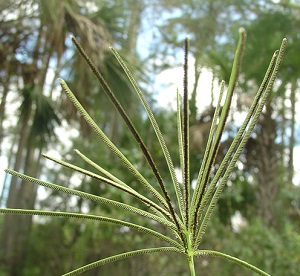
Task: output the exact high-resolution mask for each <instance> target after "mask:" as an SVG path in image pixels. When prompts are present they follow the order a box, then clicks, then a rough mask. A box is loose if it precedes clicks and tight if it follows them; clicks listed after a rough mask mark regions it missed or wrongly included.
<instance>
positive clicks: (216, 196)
mask: <svg viewBox="0 0 300 276" xmlns="http://www.w3.org/2000/svg"><path fill="white" fill-rule="evenodd" d="M286 43H287V40H286V39H284V40H283V41H282V44H281V48H280V50H279V53H278V56H277V52H276V53H275V54H274V56H275V57H276V56H277V58H276V62H275V66H274V67H273V68H274V69H273V70H272V74H271V77H270V79H269V81H268V83H267V85H266V88H265V91H264V93H263V95H262V97H261V101H260V102H259V104H257V106H256V107H255V110H254V115H253V118H252V119H251V122H250V124H249V127H248V129H247V131H246V132H245V134H244V136H243V137H242V139H241V141H240V142H239V145H238V147H237V149H236V150H235V151H234V154H233V156H232V157H231V161H230V162H229V165H227V166H226V168H227V169H226V171H225V173H224V176H223V178H222V180H221V182H220V183H219V185H218V187H217V189H216V191H215V193H214V196H213V198H212V200H211V201H210V204H209V207H208V209H207V211H206V214H205V217H204V219H203V221H202V223H201V226H200V229H199V232H198V236H197V240H196V246H198V245H199V243H200V241H201V238H202V236H203V234H204V233H205V230H206V227H207V224H208V221H209V220H210V217H211V214H212V212H213V210H214V208H215V206H216V203H217V201H218V199H219V197H220V195H221V192H222V191H223V189H224V186H225V184H226V182H227V180H228V178H229V176H230V174H231V172H232V170H233V168H234V165H235V163H236V161H237V159H238V158H239V155H240V153H241V152H242V149H243V148H244V146H245V144H246V142H247V140H248V139H249V137H250V135H251V133H252V131H253V128H254V126H255V124H256V123H257V121H258V118H259V115H260V114H261V112H262V110H263V107H264V105H265V103H266V101H267V98H268V96H269V94H270V92H271V90H272V87H273V84H274V81H275V78H276V76H277V73H278V70H279V68H280V66H281V63H282V59H283V55H284V52H285V48H286ZM274 56H273V57H274ZM272 60H273V59H272ZM229 153H230V152H229V151H228V154H229ZM225 157H226V156H225ZM224 160H225V158H224ZM221 166H222V164H221ZM221 166H220V168H219V170H220V171H222V170H223V168H221ZM217 177H218V178H220V175H219V174H218V172H217V174H216V176H215V178H216V179H217Z"/></svg>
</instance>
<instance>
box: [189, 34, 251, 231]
mask: <svg viewBox="0 0 300 276" xmlns="http://www.w3.org/2000/svg"><path fill="white" fill-rule="evenodd" d="M239 34H240V38H239V42H238V46H237V50H236V53H235V57H234V61H233V66H232V72H231V76H230V80H229V85H228V90H227V95H226V98H225V103H224V106H223V108H222V112H221V117H220V121H219V124H218V127H217V130H216V134H215V137H214V141H213V144H212V147H211V148H209V154H208V159H207V164H205V167H204V170H203V174H202V175H200V174H199V176H200V177H199V178H198V182H197V183H196V190H198V189H200V187H201V191H197V193H196V195H199V196H198V197H199V198H196V200H195V202H196V211H195V213H194V214H195V215H194V218H193V220H194V223H193V224H194V225H197V217H198V216H197V214H198V210H199V208H200V204H201V201H202V197H203V194H204V191H205V189H206V187H207V184H208V179H209V174H210V172H211V169H212V167H213V164H214V161H215V158H216V156H217V153H218V150H219V146H220V142H221V136H222V134H223V131H224V128H225V124H226V120H227V117H228V113H229V109H230V105H231V100H232V96H233V92H234V89H235V86H236V82H237V79H238V76H239V72H240V67H241V60H242V56H243V51H244V48H245V43H246V32H245V30H244V29H243V28H240V30H239Z"/></svg>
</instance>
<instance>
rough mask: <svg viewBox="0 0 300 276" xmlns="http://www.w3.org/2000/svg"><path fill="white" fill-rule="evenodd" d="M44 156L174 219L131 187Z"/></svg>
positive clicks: (45, 155) (44, 155)
mask: <svg viewBox="0 0 300 276" xmlns="http://www.w3.org/2000/svg"><path fill="white" fill-rule="evenodd" d="M42 155H43V157H45V158H47V159H49V160H52V161H53V162H56V163H58V164H60V165H62V166H65V167H67V168H69V169H72V170H74V171H77V172H80V173H82V174H85V175H87V176H90V177H92V178H94V179H97V180H100V181H102V182H104V183H106V184H108V185H110V186H113V187H115V188H117V189H119V190H122V191H124V192H126V193H128V194H130V195H132V196H134V197H135V198H137V199H139V200H140V201H142V202H143V203H145V204H146V205H147V206H151V207H153V208H155V209H156V210H158V211H159V212H161V213H163V214H164V215H165V216H166V217H168V218H169V219H170V220H172V217H170V214H169V212H167V211H166V210H165V209H163V208H161V207H160V206H158V205H157V204H155V203H154V202H153V201H151V200H150V199H148V198H146V197H144V196H143V195H141V194H140V193H138V192H137V191H135V190H134V189H132V188H130V187H129V188H127V187H126V186H124V185H120V184H119V183H117V182H114V181H112V180H109V179H107V178H104V177H102V176H100V175H98V174H95V173H92V172H90V171H87V170H84V169H82V168H79V167H77V166H75V165H73V164H70V163H68V162H65V161H62V160H59V159H57V158H54V157H51V156H49V155H47V154H42Z"/></svg>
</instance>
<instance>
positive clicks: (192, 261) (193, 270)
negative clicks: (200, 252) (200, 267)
mask: <svg viewBox="0 0 300 276" xmlns="http://www.w3.org/2000/svg"><path fill="white" fill-rule="evenodd" d="M188 260H189V267H190V272H191V276H195V275H196V274H195V265H194V256H193V255H190V256H188Z"/></svg>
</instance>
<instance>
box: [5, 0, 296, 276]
mask: <svg viewBox="0 0 300 276" xmlns="http://www.w3.org/2000/svg"><path fill="white" fill-rule="evenodd" d="M240 26H243V27H244V28H245V29H246V31H247V46H246V52H245V55H244V60H243V66H242V75H241V77H240V81H239V84H238V87H237V90H236V94H237V96H236V98H235V101H234V105H233V107H232V108H233V111H234V112H233V113H232V115H231V117H230V118H231V120H230V122H229V124H228V126H227V128H226V135H225V137H224V138H223V142H222V145H221V147H222V153H225V152H226V148H227V147H228V144H229V143H230V141H231V140H232V138H233V136H234V134H235V133H236V131H237V129H238V126H239V120H238V118H239V117H242V116H244V114H245V111H246V110H247V108H249V102H251V100H252V99H253V96H254V95H255V93H256V91H257V89H258V85H259V84H260V82H261V80H262V78H263V75H264V72H265V70H266V68H267V66H268V62H269V60H270V59H271V56H272V54H273V52H274V51H275V50H276V49H277V48H278V47H279V46H280V43H281V40H282V38H283V37H287V39H288V48H287V51H286V57H285V59H284V62H283V66H282V68H281V70H280V73H279V77H278V80H277V82H276V84H275V86H274V89H273V92H272V95H271V97H270V100H269V101H268V103H267V106H266V108H265V110H264V112H263V115H262V116H261V118H260V121H259V124H258V125H257V127H256V128H255V131H254V133H253V135H252V137H251V139H250V141H249V142H248V144H247V146H246V149H245V150H244V152H243V154H242V156H241V158H240V161H239V162H238V164H237V167H236V169H235V171H234V173H233V175H232V177H231V180H230V182H228V185H227V188H226V189H225V191H224V193H223V195H222V197H221V199H220V201H219V203H218V210H217V212H216V213H215V214H214V217H213V221H212V223H211V225H210V226H209V228H208V230H207V233H206V236H205V240H204V241H203V244H202V247H201V248H202V249H212V250H220V251H223V252H224V253H228V254H231V255H233V256H236V257H239V258H241V259H243V260H245V261H248V262H250V263H252V264H254V265H256V266H258V267H259V268H261V269H263V270H265V271H267V272H268V273H270V274H271V275H279V276H280V275H290V276H292V275H295V276H296V275H300V265H299V264H300V232H299V230H300V219H299V218H300V178H299V170H298V171H297V170H296V169H295V166H296V165H297V160H298V162H300V160H299V156H297V154H296V153H297V152H298V154H299V153H300V150H299V142H300V141H299V123H300V112H299V110H300V105H299V91H300V90H299V84H300V82H299V80H300V55H299V53H300V33H299V30H300V29H299V26H300V1H296V0H295V1H292V0H278V1H271V0H260V1H255V0H232V1H226V0H225V1H224V0H199V1H193V0H110V1H106V0H94V1H83V0H76V1H69V0H50V1H43V0H5V1H4V0H1V1H0V78H1V80H0V97H1V104H0V146H1V153H0V154H1V163H2V164H1V167H2V166H6V167H9V168H11V169H14V170H17V171H20V172H24V173H25V174H28V175H30V176H34V177H38V178H41V179H45V180H47V181H50V182H53V183H57V184H61V185H65V186H68V187H73V188H76V189H81V190H83V191H87V192H90V193H94V194H98V195H101V196H105V197H108V198H112V199H118V200H123V201H125V202H127V203H129V204H132V205H135V206H136V204H137V203H136V202H135V201H134V200H133V199H132V198H130V197H128V196H127V195H124V194H121V193H120V192H119V191H117V190H116V189H113V188H111V187H107V186H105V185H104V184H103V183H99V182H95V180H92V179H89V178H86V177H82V176H81V175H79V174H78V173H74V172H73V171H70V170H67V169H65V168H61V167H60V166H57V165H53V164H52V163H51V162H49V161H45V160H44V159H43V158H41V153H42V152H47V153H49V154H52V155H54V156H56V157H59V158H63V159H65V160H68V161H70V162H74V164H76V165H79V166H82V167H86V164H84V163H83V162H82V160H80V159H79V158H78V156H76V155H75V154H74V153H73V149H75V148H77V149H79V150H80V151H81V152H83V153H84V154H85V155H87V156H89V157H90V158H91V159H92V160H94V161H96V162H98V163H99V164H101V165H102V166H103V167H104V168H106V169H107V170H109V171H111V172H112V173H114V174H116V175H117V176H118V177H121V179H122V180H123V181H124V182H126V183H130V185H132V186H133V187H137V186H138V183H136V180H135V179H134V177H133V176H132V175H130V174H129V173H128V172H127V171H126V170H123V168H122V166H121V164H119V162H118V160H116V158H115V157H114V156H113V155H112V154H111V153H110V152H109V151H108V149H107V148H106V147H105V146H104V145H103V144H102V143H101V141H99V140H98V139H97V138H96V136H95V135H94V133H92V131H91V130H90V129H89V128H88V127H87V125H86V124H85V122H84V121H83V120H82V119H81V118H80V117H79V115H78V114H77V113H76V111H75V109H74V108H73V106H72V105H71V103H70V102H69V101H68V99H67V98H66V97H65V95H63V94H62V93H61V90H60V88H59V87H58V82H57V78H58V77H61V78H64V79H65V80H66V81H67V82H68V84H69V86H70V88H71V89H72V90H73V92H74V93H75V95H76V96H77V97H78V99H79V100H80V101H81V103H82V104H83V105H84V106H85V107H86V108H87V110H88V111H89V112H90V113H91V115H92V117H93V118H94V119H95V121H96V122H97V123H98V124H99V125H100V126H101V128H102V129H103V130H104V131H105V133H106V134H107V135H108V137H109V138H110V139H111V140H112V141H113V142H114V143H115V144H116V145H117V146H118V147H119V148H120V149H121V150H122V151H123V152H124V153H125V154H126V155H127V156H128V157H129V159H130V160H131V161H132V162H133V163H134V164H138V166H139V167H141V168H142V169H141V172H142V174H143V175H144V176H145V177H147V178H148V179H152V178H153V183H154V184H153V185H154V186H155V185H156V184H155V183H156V182H155V180H154V177H153V175H152V173H151V171H150V169H149V168H148V167H147V166H144V164H145V160H144V159H143V157H142V154H140V153H139V151H138V149H137V145H136V144H135V143H134V141H133V139H132V137H131V135H130V134H129V132H128V130H127V129H126V127H124V124H123V123H122V120H121V119H120V117H119V115H118V114H117V113H116V111H115V109H114V108H113V107H112V105H111V104H110V103H109V101H108V99H107V98H106V95H104V93H103V92H102V91H101V89H100V88H99V85H98V84H97V81H96V79H95V77H94V76H93V75H92V73H91V72H90V70H89V68H88V66H87V65H86V64H85V62H84V61H83V59H82V58H81V57H80V56H79V54H78V53H77V52H76V51H75V49H74V46H73V45H72V43H71V39H70V38H69V35H70V34H73V35H74V36H75V37H76V38H78V39H79V40H80V42H81V43H82V45H83V47H84V48H85V50H86V52H87V53H88V54H89V55H90V56H91V57H92V59H93V60H94V62H95V63H96V64H97V66H98V67H99V69H100V70H101V72H102V73H103V75H104V76H105V78H106V80H107V82H108V83H109V84H110V85H111V87H112V89H113V90H114V91H115V93H116V95H117V97H118V98H119V100H120V102H121V103H122V104H123V105H124V106H125V107H126V110H127V111H128V112H129V115H130V117H131V118H132V120H133V121H134V123H135V124H136V125H137V126H138V130H139V131H140V132H141V134H142V137H143V138H144V139H145V141H146V144H147V146H148V147H149V149H150V151H151V152H152V153H153V155H154V156H155V161H156V162H157V164H158V165H159V167H160V168H161V172H162V173H163V172H165V174H166V175H163V177H164V178H165V179H168V178H169V177H170V176H169V175H167V173H166V172H167V171H168V170H167V169H164V168H165V167H166V164H165V163H164V161H163V154H162V152H161V151H160V150H159V145H158V142H157V141H156V139H155V134H154V132H153V130H152V129H151V127H150V123H149V121H148V120H147V118H146V117H145V112H144V111H143V109H142V108H141V105H140V103H139V101H138V98H137V97H136V96H135V95H134V93H133V92H132V90H133V89H132V88H131V86H130V84H129V83H128V81H127V80H126V78H125V77H124V74H123V72H122V70H121V68H120V66H119V65H118V64H117V62H116V60H115V59H114V58H113V57H112V54H111V53H110V52H109V51H108V46H109V45H114V46H115V47H116V48H117V49H118V50H119V52H120V54H121V56H122V57H124V59H125V60H126V62H127V64H128V66H129V67H130V68H131V69H132V71H133V72H134V74H135V76H136V78H137V80H138V82H139V83H140V85H141V87H142V88H143V91H144V93H145V94H146V95H147V98H148V100H149V101H150V103H151V106H152V108H153V110H154V113H155V115H156V116H157V118H158V122H159V124H160V126H161V128H162V132H163V134H164V135H165V138H166V141H167V144H168V146H169V149H170V152H171V155H172V156H173V158H174V161H175V164H179V158H178V153H177V151H176V150H177V142H175V141H176V139H177V131H176V115H175V110H174V109H173V108H172V107H171V106H166V105H165V104H164V103H163V102H162V100H160V99H162V97H161V95H164V97H165V98H172V97H173V95H175V92H176V91H174V94H172V95H166V94H164V93H167V92H166V91H169V90H168V87H167V85H168V84H166V83H165V84H164V85H156V84H157V76H159V75H161V74H162V73H163V72H171V77H173V78H174V81H176V79H181V78H182V76H181V74H179V75H178V74H174V73H173V75H172V72H175V71H172V70H173V69H176V68H178V66H182V63H183V59H182V56H183V40H184V38H185V37H189V38H190V41H191V53H190V59H191V60H192V63H191V65H190V75H191V78H192V79H194V81H193V82H192V83H190V95H191V97H190V114H191V118H190V122H191V126H192V127H191V144H192V149H191V169H192V173H193V174H194V176H195V177H196V172H197V170H198V168H199V166H200V163H201V158H202V156H203V149H204V146H205V138H206V136H207V134H208V126H209V124H210V121H211V119H212V112H213V110H214V100H215V91H216V86H217V84H218V83H219V82H220V81H221V80H222V79H224V80H225V81H226V82H227V83H228V80H229V74H230V70H231V64H232V60H233V55H234V51H235V47H236V41H237V35H238V28H239V27H240ZM207 71H209V72H211V74H212V75H213V79H212V81H211V80H209V82H210V83H209V85H208V87H210V86H211V88H209V89H208V90H207V91H204V90H203V87H202V86H201V82H200V81H199V80H200V79H201V75H203V74H205V72H207ZM176 72H177V71H176ZM207 79H209V78H207ZM206 86H207V85H206ZM179 89H182V88H181V87H179ZM164 90H165V92H164ZM201 97H202V98H206V99H210V101H209V104H208V105H207V106H206V107H205V108H202V107H201V108H200V106H201V102H200V101H199V99H201ZM220 158H222V156H220ZM298 165H299V164H298ZM143 166H144V167H143ZM298 168H299V166H298ZM1 177H2V179H3V183H2V184H0V185H1V186H0V188H1V189H0V193H1V194H0V196H1V197H0V206H1V207H11V208H13V207H14V208H27V209H32V208H36V209H43V210H56V211H70V212H87V213H90V214H100V215H108V216H114V217H117V218H126V220H127V221H133V222H136V221H137V219H136V218H135V219H134V218H133V217H132V215H131V214H128V213H126V212H120V211H119V210H116V209H113V208H110V207H107V206H99V204H98V205H97V204H94V203H93V202H89V201H86V200H83V199H80V198H77V197H73V196H68V195H66V194H62V193H58V192H54V191H51V190H46V189H44V188H39V189H37V187H36V186H35V185H33V184H29V183H26V184H24V183H22V180H21V179H16V178H11V177H10V176H8V175H4V173H3V174H2V172H1V173H0V178H1ZM170 183H171V182H170ZM170 185H171V184H170ZM137 189H138V188H137ZM170 189H171V188H170ZM140 208H142V207H141V206H140ZM0 229H1V236H0V260H1V263H0V275H1V276H4V275H11V276H15V275H22V276H23V275H26V276H27V275H28V276H29V275H30V276H32V275H45V276H47V275H49V276H50V275H61V274H62V273H65V272H67V271H69V270H72V269H75V268H77V267H79V266H82V265H84V264H87V263H90V262H93V261H96V260H99V259H101V258H104V257H106V256H110V255H112V254H117V253H121V252H125V251H128V250H134V249H139V248H144V247H153V246H155V245H156V244H157V241H156V240H153V239H152V238H151V237H148V236H143V235H140V234H139V233H136V232H134V231H129V230H128V229H125V228H124V227H121V228H119V227H117V226H111V225H109V224H105V223H97V222H92V221H81V220H78V219H66V218H49V217H47V218H44V217H38V218H37V217H30V216H17V215H1V216H0ZM162 231H163V230H162ZM196 269H197V271H199V272H201V275H203V276H204V275H223V276H227V275H228V276H229V275H246V276H247V275H253V274H252V273H251V272H248V271H247V270H245V269H244V268H240V267H238V266H237V265H235V264H232V263H230V262H227V261H224V260H221V259H213V258H202V259H198V260H196ZM187 271H188V267H187V264H186V260H185V259H184V258H183V257H180V256H178V255H175V254H171V253H170V254H163V255H159V254H157V255H153V256H140V257H137V258H131V259H128V260H126V261H120V262H117V263H114V264H112V265H107V266H105V267H102V268H99V269H94V270H92V271H91V272H90V273H86V274H85V275H188V274H187Z"/></svg>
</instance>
